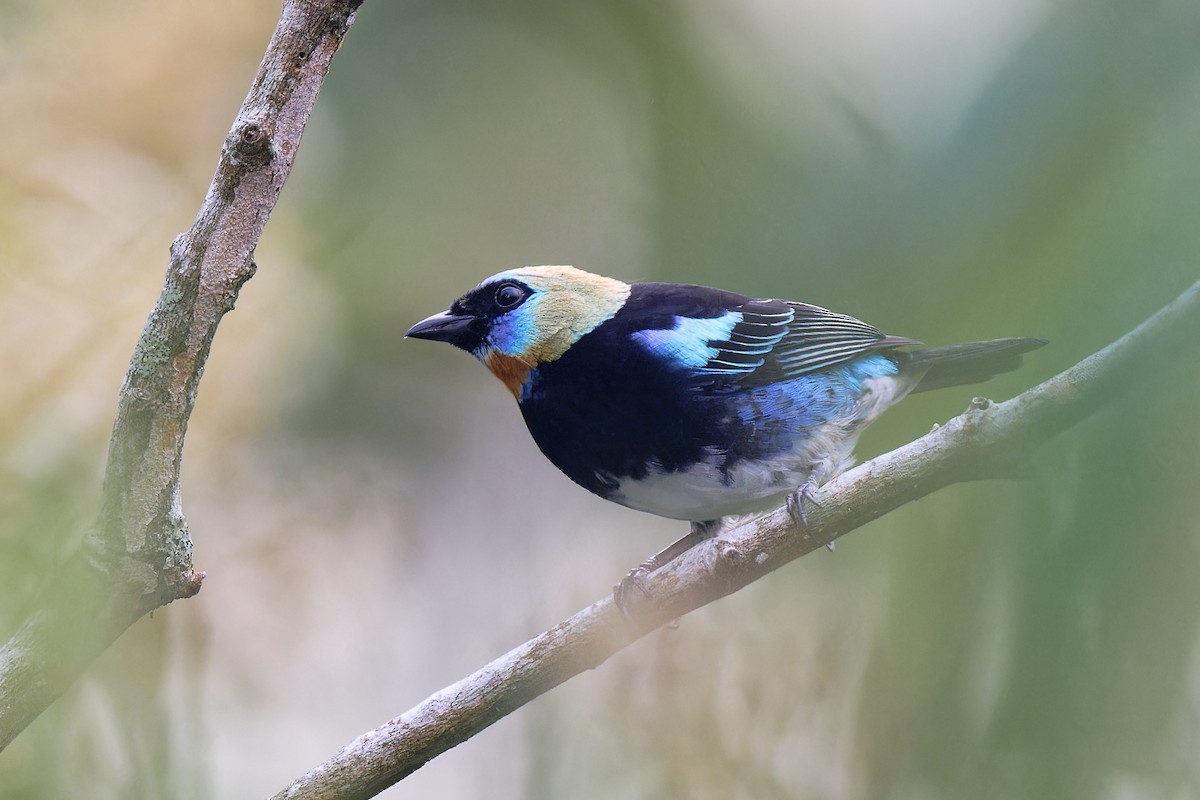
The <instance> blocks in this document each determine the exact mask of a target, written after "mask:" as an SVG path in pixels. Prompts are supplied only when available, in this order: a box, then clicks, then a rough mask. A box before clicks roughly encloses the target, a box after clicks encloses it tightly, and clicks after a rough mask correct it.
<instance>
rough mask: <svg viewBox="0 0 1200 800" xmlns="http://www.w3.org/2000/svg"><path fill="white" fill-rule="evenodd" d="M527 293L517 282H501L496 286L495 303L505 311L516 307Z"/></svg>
mask: <svg viewBox="0 0 1200 800" xmlns="http://www.w3.org/2000/svg"><path fill="white" fill-rule="evenodd" d="M527 295H528V290H527V289H525V287H524V286H521V285H520V284H518V283H502V284H500V285H499V286H497V287H496V305H498V306H500V308H502V309H504V310H505V311H507V310H509V309H510V308H516V307H517V306H519V305H520V304H521V301H522V300H524V299H525V298H526V296H527Z"/></svg>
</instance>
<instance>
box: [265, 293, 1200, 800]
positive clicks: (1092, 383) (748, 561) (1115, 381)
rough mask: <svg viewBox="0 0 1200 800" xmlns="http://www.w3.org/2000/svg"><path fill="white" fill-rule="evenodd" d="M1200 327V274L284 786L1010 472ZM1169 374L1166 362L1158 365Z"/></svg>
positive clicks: (371, 791) (405, 760)
mask: <svg viewBox="0 0 1200 800" xmlns="http://www.w3.org/2000/svg"><path fill="white" fill-rule="evenodd" d="M1197 333H1200V281H1198V282H1197V283H1195V284H1193V285H1192V286H1191V287H1190V288H1189V289H1187V290H1186V291H1185V292H1184V293H1183V294H1182V295H1180V297H1179V298H1178V299H1176V300H1175V301H1174V302H1173V303H1171V304H1170V305H1168V306H1166V307H1165V308H1163V309H1161V310H1160V311H1159V312H1158V313H1156V314H1155V315H1154V316H1152V317H1151V318H1150V319H1148V320H1147V321H1146V322H1144V323H1142V324H1141V325H1140V326H1139V327H1138V328H1136V329H1135V330H1133V331H1131V332H1130V333H1128V334H1126V335H1125V336H1123V337H1122V338H1121V339H1119V340H1118V341H1116V342H1114V343H1113V344H1111V345H1109V346H1108V347H1106V348H1105V349H1103V350H1101V351H1100V352H1098V353H1096V354H1095V355H1092V356H1090V357H1089V358H1086V359H1084V360H1083V361H1081V362H1080V363H1078V364H1076V365H1075V366H1073V367H1071V368H1070V369H1068V370H1066V371H1065V372H1063V373H1061V374H1059V375H1056V376H1055V377H1053V378H1051V379H1050V380H1048V381H1046V382H1045V383H1042V384H1041V385H1039V386H1036V387H1034V388H1033V389H1030V390H1028V391H1026V392H1025V393H1023V394H1021V395H1018V396H1017V397H1014V398H1013V399H1011V400H1007V401H1005V402H1003V403H992V402H990V401H988V400H983V399H980V398H976V400H975V401H973V402H972V404H971V407H970V408H969V409H968V410H967V411H966V412H965V413H964V414H962V415H960V416H958V417H956V418H954V419H952V420H950V422H948V423H947V424H946V425H944V426H942V427H940V428H937V429H936V430H934V431H933V432H931V433H929V434H927V435H926V436H923V437H921V438H920V439H917V440H916V441H914V442H911V443H909V444H907V445H905V446H903V447H901V448H898V449H897V450H894V451H892V452H890V453H886V454H884V455H882V456H879V457H878V458H875V459H873V460H871V461H868V462H867V463H865V464H862V465H860V466H859V467H857V468H855V469H853V470H850V471H849V472H847V473H845V474H843V475H841V476H840V477H838V478H837V479H836V480H834V481H831V482H830V483H829V484H827V485H825V486H824V487H822V488H821V489H820V490H819V491H818V492H817V493H816V496H815V498H814V499H815V501H816V502H815V503H814V506H815V507H813V508H812V509H811V510H810V511H809V514H808V517H809V520H808V526H807V528H805V529H802V530H801V529H796V528H794V527H793V526H792V523H791V520H790V517H789V515H788V513H787V511H786V510H784V509H779V510H777V511H775V512H773V513H771V514H768V515H765V516H762V517H759V518H757V519H754V520H751V521H749V522H747V523H746V524H744V525H742V526H741V527H739V528H737V529H735V530H733V531H730V532H728V533H727V534H725V535H723V536H722V537H721V538H719V539H714V540H710V541H707V542H704V543H702V544H700V545H698V546H696V547H694V548H692V549H691V550H689V551H688V552H687V553H685V554H684V555H682V556H681V557H679V558H678V559H676V560H674V561H672V562H670V563H669V564H667V565H666V566H665V567H663V568H662V569H660V570H658V571H657V572H655V573H653V574H652V575H651V576H649V579H648V582H647V604H646V607H645V608H643V609H639V612H642V613H639V615H638V618H637V619H636V620H635V621H634V622H633V623H627V622H626V621H625V619H624V618H623V617H622V615H621V613H620V612H619V611H618V610H617V609H616V607H615V606H614V604H613V602H612V599H611V598H607V597H606V598H604V599H602V600H600V601H598V602H596V603H593V604H592V605H591V606H589V607H587V608H585V609H583V610H582V611H580V612H579V613H577V614H575V616H573V617H571V618H570V619H568V620H565V621H563V622H561V623H559V624H558V625H556V626H555V627H553V628H551V629H550V630H548V631H546V632H545V633H543V634H541V635H540V636H537V637H535V638H533V639H531V640H530V641H528V642H526V643H525V644H523V645H521V646H520V647H517V648H516V649H514V650H512V651H510V652H508V653H506V654H505V655H503V656H501V657H500V658H497V659H496V660H495V661H493V662H491V663H490V664H488V665H486V666H484V667H483V668H482V669H480V670H479V671H478V672H475V673H474V674H472V675H469V676H467V677H466V678H463V679H462V680H461V681H459V682H458V683H455V684H453V685H451V686H448V687H446V688H445V689H442V690H441V691H439V692H437V693H436V694H434V695H432V696H431V697H429V698H428V699H426V700H425V701H424V702H422V703H420V704H419V705H417V706H415V707H414V708H412V709H410V710H409V711H407V712H405V713H404V714H402V715H401V716H399V717H396V718H394V719H392V720H389V721H388V722H385V723H384V724H382V725H380V726H379V727H378V728H376V729H374V730H372V731H369V732H367V733H364V734H363V735H362V736H360V737H358V738H357V739H355V740H354V741H352V742H350V743H349V744H347V745H346V746H345V747H344V748H343V749H342V750H341V752H339V753H338V754H337V755H335V756H334V757H333V758H331V759H329V760H328V761H326V762H325V763H324V764H321V765H320V766H318V767H316V768H315V769H313V770H312V771H311V772H309V773H308V774H307V775H304V776H303V777H301V778H299V779H298V780H296V781H295V782H293V783H292V784H291V785H290V786H288V787H287V788H286V789H284V790H283V791H281V792H279V793H278V794H276V795H275V796H274V797H273V798H272V800H361V798H367V797H373V796H374V795H376V794H378V793H379V792H381V791H383V790H384V789H386V788H387V787H388V786H391V785H392V784H394V783H396V782H398V781H400V780H402V779H403V778H404V777H406V776H407V775H410V774H411V773H413V772H415V771H416V770H418V769H420V768H421V767H422V766H423V765H424V764H425V763H426V762H428V761H430V760H431V759H433V758H435V757H437V756H438V755H440V754H441V753H444V752H445V751H447V750H449V749H450V748H452V747H455V746H456V745H458V744H461V743H462V742H464V741H466V740H467V739H469V738H470V737H471V736H473V735H475V734H476V733H479V732H480V731H481V730H483V729H484V728H486V727H488V726H489V725H491V724H492V723H494V722H496V721H497V720H499V719H500V718H502V717H504V716H505V715H507V714H509V713H511V712H513V711H515V710H516V709H518V708H520V707H521V706H522V705H524V704H526V703H528V702H530V701H531V700H533V699H534V698H536V697H538V696H539V695H542V694H545V693H546V692H548V691H549V690H550V689H553V688H554V687H555V686H557V685H559V684H560V683H563V682H564V681H566V680H567V679H568V678H571V677H572V676H574V675H577V674H579V673H580V672H583V671H585V670H588V669H592V668H594V667H596V666H599V665H600V664H601V663H603V662H604V661H605V660H606V659H608V658H609V657H610V656H612V655H613V654H614V653H616V652H617V651H618V650H620V649H622V648H624V647H625V646H627V645H629V644H630V643H632V642H634V641H636V640H637V639H639V638H640V637H642V636H644V635H645V634H646V633H648V632H650V631H652V630H654V629H655V628H657V627H659V626H661V625H663V624H665V623H667V622H668V621H670V620H672V619H675V618H677V617H680V616H682V615H683V614H686V613H688V612H689V611H693V610H695V609H696V608H699V607H700V606H703V605H705V604H707V603H711V602H712V601H714V600H716V599H718V598H720V597H723V596H725V595H727V594H730V593H732V592H735V591H737V590H738V589H740V588H742V587H743V586H746V585H747V584H749V583H752V582H754V581H756V580H758V579H759V578H761V577H763V576H764V575H766V574H767V573H769V572H773V571H774V570H776V569H778V568H779V567H781V566H783V565H784V564H786V563H788V562H789V561H792V560H794V559H796V558H798V557H800V556H802V555H804V554H805V553H808V552H811V551H812V550H815V549H817V548H819V547H821V546H822V545H824V544H826V543H827V542H832V541H833V540H834V539H836V538H837V537H839V536H842V535H843V534H845V533H848V532H849V531H852V530H854V529H855V528H857V527H859V526H861V525H863V524H865V523H866V522H869V521H871V520H873V519H875V518H877V517H880V516H882V515H883V514H886V513H887V512H889V511H891V510H892V509H895V508H897V507H899V506H901V505H903V504H905V503H907V502H909V501H911V500H916V499H918V498H920V497H924V496H925V495H927V494H930V493H931V492H933V491H936V490H937V489H939V488H941V487H943V486H947V485H949V484H952V483H957V482H961V481H967V480H978V479H985V478H997V477H1006V476H1009V475H1011V474H1013V473H1014V472H1015V471H1017V470H1018V469H1019V468H1020V467H1021V466H1022V465H1023V464H1024V463H1025V462H1026V460H1027V459H1028V457H1029V455H1030V453H1032V452H1033V451H1034V449H1035V448H1036V447H1037V446H1038V445H1040V444H1041V443H1043V442H1045V441H1047V440H1048V439H1050V438H1051V437H1053V436H1055V435H1056V434H1058V433H1060V432H1062V431H1063V430H1065V429H1067V428H1069V427H1070V426H1072V425H1074V424H1075V423H1077V422H1079V421H1080V420H1082V419H1084V418H1085V417H1087V416H1088V415H1089V414H1091V413H1092V412H1093V411H1095V410H1096V409H1097V408H1099V407H1101V406H1102V405H1104V404H1105V403H1106V402H1109V401H1111V400H1112V399H1114V398H1115V397H1117V396H1119V394H1120V392H1121V391H1122V390H1123V389H1124V388H1126V387H1129V386H1136V385H1139V384H1144V382H1145V381H1147V380H1153V379H1154V378H1155V376H1153V375H1150V374H1148V373H1149V372H1150V370H1151V369H1152V368H1153V365H1154V364H1155V363H1156V362H1159V363H1161V362H1164V361H1165V362H1166V363H1177V362H1172V360H1171V359H1163V358H1161V357H1151V356H1161V355H1162V354H1163V352H1164V351H1165V350H1167V349H1170V348H1173V347H1182V346H1188V347H1194V346H1195V341H1196V339H1197ZM1158 377H1159V378H1160V379H1161V376H1158Z"/></svg>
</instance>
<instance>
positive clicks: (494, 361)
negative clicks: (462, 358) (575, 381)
mask: <svg viewBox="0 0 1200 800" xmlns="http://www.w3.org/2000/svg"><path fill="white" fill-rule="evenodd" d="M629 292H630V286H629V284H627V283H622V282H621V281H618V280H615V279H613V278H605V277H602V276H600V275H593V274H591V273H590V272H584V271H583V270H580V269H575V268H574V267H559V266H554V267H521V268H520V269H513V270H508V271H506V272H500V273H497V274H496V275H493V276H492V277H490V278H488V279H487V280H485V281H484V282H483V283H481V284H479V285H478V286H476V287H475V288H474V289H472V290H471V291H469V292H467V293H466V294H464V295H463V296H462V297H460V298H458V299H457V300H455V301H454V302H453V303H451V304H450V308H448V309H446V310H445V311H443V312H442V313H440V314H434V315H433V316H432V317H429V318H428V319H424V320H421V321H420V322H418V323H417V324H416V325H414V326H412V328H410V329H409V331H408V333H407V334H405V335H406V336H411V337H413V338H415V339H432V340H434V341H439V342H449V343H450V344H452V345H454V346H455V347H458V348H461V349H463V350H466V351H467V352H468V353H471V354H472V355H474V356H475V357H476V358H478V359H479V360H480V361H482V362H483V363H484V364H485V365H487V368H488V369H490V370H491V371H492V373H493V374H494V375H495V376H496V377H497V378H499V379H500V380H502V381H503V382H504V385H505V386H507V387H508V388H509V390H510V391H511V392H512V393H513V395H514V396H516V397H517V398H520V396H521V388H522V387H523V386H524V385H525V383H526V381H527V380H528V378H529V374H530V372H532V371H533V370H534V369H536V368H537V366H538V365H539V364H544V363H546V362H548V361H554V360H555V359H557V358H559V357H561V356H562V354H563V353H565V352H567V350H568V349H569V348H570V347H571V345H573V344H575V342H577V341H578V340H579V338H580V337H581V336H583V335H584V334H586V333H588V332H589V331H591V330H592V329H593V328H595V327H596V326H597V325H599V324H600V323H602V322H604V321H605V320H608V319H610V318H611V317H612V316H613V315H614V314H616V313H617V311H618V310H620V308H621V306H622V305H624V303H625V300H626V299H627V298H628V297H629Z"/></svg>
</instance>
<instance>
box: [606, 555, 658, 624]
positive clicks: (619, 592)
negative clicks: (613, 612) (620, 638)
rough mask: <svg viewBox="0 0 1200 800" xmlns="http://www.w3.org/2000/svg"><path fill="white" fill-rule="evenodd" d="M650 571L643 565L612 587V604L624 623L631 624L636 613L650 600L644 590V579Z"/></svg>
mask: <svg viewBox="0 0 1200 800" xmlns="http://www.w3.org/2000/svg"><path fill="white" fill-rule="evenodd" d="M652 571H653V570H651V569H650V568H648V567H647V566H646V565H645V564H642V565H639V566H636V567H634V568H633V569H631V570H629V572H628V573H627V574H626V575H625V577H624V578H621V582H620V583H618V584H617V585H616V586H614V587H613V603H614V604H616V606H617V610H618V611H620V612H621V616H622V617H624V618H625V621H626V622H633V621H634V619H635V618H636V617H637V616H638V612H640V611H641V610H642V609H644V608H645V607H646V603H647V602H648V601H649V599H650V593H649V592H648V591H647V590H646V577H647V576H648V575H649V574H650V573H651V572H652Z"/></svg>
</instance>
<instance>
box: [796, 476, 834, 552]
mask: <svg viewBox="0 0 1200 800" xmlns="http://www.w3.org/2000/svg"><path fill="white" fill-rule="evenodd" d="M816 493H817V482H816V481H814V480H813V479H811V478H809V479H808V480H807V481H805V482H804V483H802V484H801V485H800V486H797V487H796V490H795V491H794V492H792V493H790V494H789V495H788V496H787V510H788V516H790V517H791V518H792V524H793V525H795V526H797V527H800V528H807V527H808V511H807V510H806V509H805V507H804V506H805V504H806V503H811V504H812V505H814V506H819V505H820V503H818V502H817V500H816V497H815V495H816ZM825 546H826V547H828V548H829V550H830V551H831V552H832V551H833V542H826V543H825Z"/></svg>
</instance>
